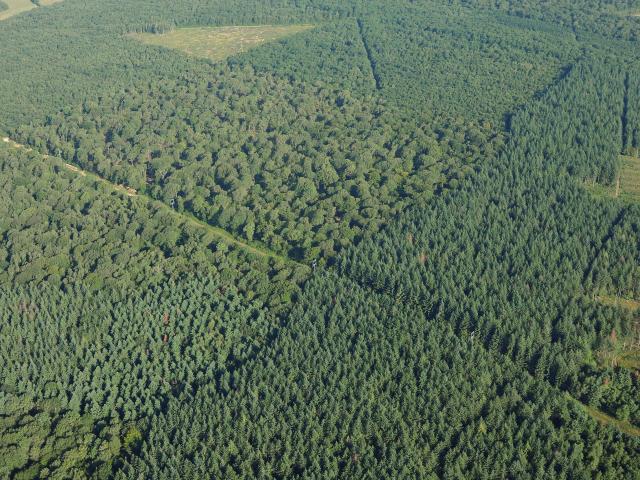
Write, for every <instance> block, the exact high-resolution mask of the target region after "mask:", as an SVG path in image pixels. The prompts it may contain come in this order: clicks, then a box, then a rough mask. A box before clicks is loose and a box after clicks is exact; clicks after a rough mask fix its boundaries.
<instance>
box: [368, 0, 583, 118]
mask: <svg viewBox="0 0 640 480" xmlns="http://www.w3.org/2000/svg"><path fill="white" fill-rule="evenodd" d="M387 3H388V2H387ZM387 3H385V5H384V6H383V7H380V11H379V12H377V11H375V10H374V12H375V13H367V14H366V15H363V16H362V17H361V19H360V20H359V21H360V22H361V25H362V36H363V40H364V41H365V42H366V44H367V45H368V47H369V51H370V55H371V63H372V69H373V70H374V74H375V75H376V77H377V78H378V83H379V87H380V89H381V91H382V94H383V95H384V96H385V98H388V99H390V100H393V101H395V102H398V103H399V104H401V105H402V106H403V107H404V108H410V109H417V110H418V112H417V114H420V115H425V114H426V115H433V113H438V114H440V115H447V116H451V115H454V116H456V117H462V118H466V119H467V120H474V121H486V122H491V123H493V124H494V125H500V126H501V124H502V122H503V116H504V115H505V114H506V113H507V112H512V111H513V110H514V109H515V108H517V107H518V106H519V105H521V104H523V103H525V102H526V101H527V100H528V99H529V98H531V97H532V96H533V95H534V94H536V93H537V92H538V91H540V90H542V89H543V88H544V87H545V86H546V85H547V84H548V83H549V82H550V81H551V80H552V79H553V78H554V77H555V76H557V75H558V74H559V72H560V71H561V68H562V67H563V66H564V65H565V64H566V63H568V62H570V61H572V60H573V58H575V57H577V56H578V55H579V52H578V45H577V43H576V42H575V41H574V39H573V37H571V36H570V35H568V34H567V33H566V32H560V31H549V32H541V31H540V30H539V29H535V27H534V26H533V25H527V24H526V22H522V23H521V24H518V23H514V22H510V21H508V19H503V18H501V17H499V18H498V19H496V18H495V16H489V15H485V14H483V13H480V12H478V11H473V10H460V9H450V8H447V7H445V6H442V5H429V4H428V3H427V4H426V5H424V4H419V5H411V6H406V5H402V6H399V7H395V8H394V7H392V6H390V5H387ZM452 18H455V21H451V19H452Z"/></svg>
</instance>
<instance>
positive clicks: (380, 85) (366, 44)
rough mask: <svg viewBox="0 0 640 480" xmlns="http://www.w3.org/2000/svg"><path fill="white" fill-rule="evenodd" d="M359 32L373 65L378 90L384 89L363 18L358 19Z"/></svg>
mask: <svg viewBox="0 0 640 480" xmlns="http://www.w3.org/2000/svg"><path fill="white" fill-rule="evenodd" d="M357 23H358V32H359V34H360V40H361V41H362V46H363V47H364V51H365V52H366V53H367V59H368V60H369V66H370V67H371V76H372V77H373V81H374V83H375V85H376V90H382V79H381V78H380V75H378V72H377V71H376V61H375V60H374V58H373V54H372V53H371V47H370V46H369V43H367V38H366V37H365V35H364V23H363V22H362V20H360V19H358V20H357Z"/></svg>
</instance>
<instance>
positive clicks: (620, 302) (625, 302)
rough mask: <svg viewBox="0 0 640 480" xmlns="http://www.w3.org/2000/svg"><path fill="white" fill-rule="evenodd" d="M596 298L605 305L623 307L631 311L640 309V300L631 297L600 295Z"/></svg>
mask: <svg viewBox="0 0 640 480" xmlns="http://www.w3.org/2000/svg"><path fill="white" fill-rule="evenodd" d="M596 300H597V301H598V302H600V303H602V304H604V305H610V306H614V307H622V308H626V309H627V310H631V311H635V310H640V302H639V301H637V300H633V299H630V298H622V297H616V296H613V295H598V296H597V297H596Z"/></svg>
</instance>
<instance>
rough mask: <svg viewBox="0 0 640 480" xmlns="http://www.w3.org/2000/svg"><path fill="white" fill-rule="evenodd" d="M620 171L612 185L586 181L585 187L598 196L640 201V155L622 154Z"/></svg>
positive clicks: (634, 201)
mask: <svg viewBox="0 0 640 480" xmlns="http://www.w3.org/2000/svg"><path fill="white" fill-rule="evenodd" d="M620 160H621V162H620V171H619V174H618V177H617V179H616V181H615V182H614V183H613V184H612V185H602V184H599V183H596V182H593V181H585V182H584V183H583V184H584V186H585V188H586V189H587V190H588V191H589V192H591V193H592V194H593V195H594V196H596V197H609V198H619V199H621V200H626V201H629V202H633V203H638V202H640V157H632V156H628V155H620Z"/></svg>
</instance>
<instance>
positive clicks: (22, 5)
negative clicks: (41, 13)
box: [0, 0, 62, 20]
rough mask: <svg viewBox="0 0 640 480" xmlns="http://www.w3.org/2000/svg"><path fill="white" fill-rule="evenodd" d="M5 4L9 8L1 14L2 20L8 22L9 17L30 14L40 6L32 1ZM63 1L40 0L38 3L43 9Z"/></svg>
mask: <svg viewBox="0 0 640 480" xmlns="http://www.w3.org/2000/svg"><path fill="white" fill-rule="evenodd" d="M3 1H4V3H6V4H7V6H8V7H9V8H8V9H7V10H4V11H2V12H0V20H6V19H7V18H9V17H13V16H14V15H18V14H19V13H23V12H28V11H29V10H32V9H34V8H37V7H38V5H37V4H35V3H33V2H32V1H31V0H3ZM61 1H62V0H40V1H39V2H38V3H39V4H40V6H41V7H47V6H49V5H53V4H54V3H58V2H61Z"/></svg>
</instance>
